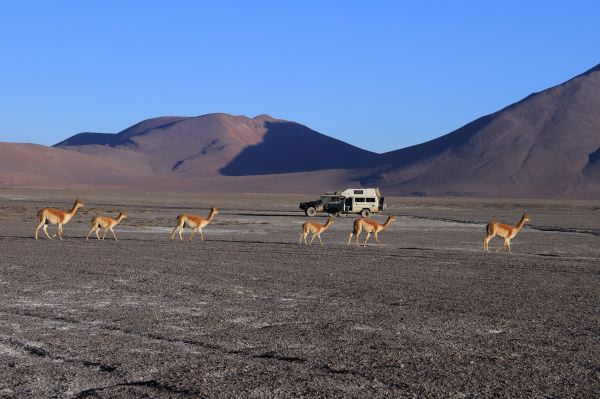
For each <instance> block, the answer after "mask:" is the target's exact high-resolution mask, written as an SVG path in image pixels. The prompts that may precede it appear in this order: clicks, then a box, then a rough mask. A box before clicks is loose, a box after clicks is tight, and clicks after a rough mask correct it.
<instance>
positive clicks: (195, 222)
mask: <svg viewBox="0 0 600 399" xmlns="http://www.w3.org/2000/svg"><path fill="white" fill-rule="evenodd" d="M217 213H219V210H218V209H217V208H211V209H210V213H209V214H208V217H206V218H205V217H203V216H198V215H190V214H186V213H184V214H181V215H179V216H177V226H176V227H175V229H173V234H171V241H173V238H174V237H175V233H177V232H178V231H179V239H180V240H181V241H183V237H182V236H181V234H182V233H183V228H184V227H185V226H188V227H190V228H191V229H192V234H191V235H190V241H192V238H194V234H195V233H196V231H198V230H199V231H200V238H202V241H204V235H203V234H202V228H203V227H206V226H207V225H208V224H209V223H210V222H212V220H213V217H214V216H215V215H216V214H217Z"/></svg>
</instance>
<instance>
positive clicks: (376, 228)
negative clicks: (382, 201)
mask: <svg viewBox="0 0 600 399" xmlns="http://www.w3.org/2000/svg"><path fill="white" fill-rule="evenodd" d="M395 220H396V216H392V215H389V216H388V218H387V220H386V221H385V223H384V224H381V223H377V222H376V221H374V220H373V219H367V218H360V219H356V220H355V221H354V230H352V233H350V237H348V245H350V240H352V236H353V235H356V245H357V246H360V245H359V244H358V236H359V235H360V233H361V232H362V231H363V230H364V231H366V232H367V238H365V247H366V246H367V241H368V240H369V237H370V236H371V233H373V234H374V235H375V241H377V243H378V244H379V245H381V243H380V242H379V237H378V236H377V235H378V234H379V232H380V231H382V230H385V229H386V228H387V227H388V226H389V225H390V223H392V222H393V221H395Z"/></svg>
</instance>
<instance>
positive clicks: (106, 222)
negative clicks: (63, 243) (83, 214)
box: [85, 212, 127, 241]
mask: <svg viewBox="0 0 600 399" xmlns="http://www.w3.org/2000/svg"><path fill="white" fill-rule="evenodd" d="M126 218H127V212H120V213H119V216H117V218H116V219H112V218H109V217H107V216H96V217H95V218H93V219H92V229H91V230H90V232H89V233H88V235H87V237H86V238H85V239H86V241H87V240H88V239H89V238H90V235H91V234H92V232H94V231H95V232H96V237H97V238H98V239H100V236H99V235H98V232H99V231H100V228H103V229H104V235H103V236H102V239H103V240H104V239H106V233H108V231H109V230H110V232H111V233H112V236H113V238H114V239H115V241H118V240H117V236H116V235H115V231H114V230H113V227H115V226H116V225H118V224H119V223H121V222H122V221H123V219H126Z"/></svg>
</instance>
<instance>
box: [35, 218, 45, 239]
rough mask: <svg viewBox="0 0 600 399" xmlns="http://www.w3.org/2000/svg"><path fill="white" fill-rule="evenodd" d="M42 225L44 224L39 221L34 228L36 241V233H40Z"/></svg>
mask: <svg viewBox="0 0 600 399" xmlns="http://www.w3.org/2000/svg"><path fill="white" fill-rule="evenodd" d="M43 225H44V222H43V221H41V222H40V223H39V224H38V225H37V227H36V228H35V239H36V240H37V239H38V231H40V229H41V228H42V226H43Z"/></svg>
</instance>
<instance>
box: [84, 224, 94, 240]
mask: <svg viewBox="0 0 600 399" xmlns="http://www.w3.org/2000/svg"><path fill="white" fill-rule="evenodd" d="M94 230H95V228H94V227H92V229H91V230H90V232H89V233H88V235H87V237H85V240H86V241H87V240H89V238H90V236H91V235H92V232H93V231H94Z"/></svg>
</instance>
